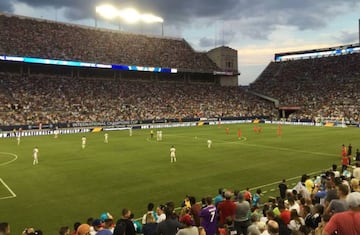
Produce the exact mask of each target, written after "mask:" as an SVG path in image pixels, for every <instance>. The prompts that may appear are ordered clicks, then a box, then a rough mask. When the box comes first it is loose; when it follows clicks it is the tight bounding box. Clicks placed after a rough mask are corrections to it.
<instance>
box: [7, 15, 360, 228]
mask: <svg viewBox="0 0 360 235" xmlns="http://www.w3.org/2000/svg"><path fill="white" fill-rule="evenodd" d="M0 27H1V31H0V38H1V39H2V40H1V41H0V91H1V93H0V102H1V105H0V129H1V133H0V137H1V138H0V143H1V144H0V145H1V150H0V151H1V152H0V169H1V171H0V172H1V175H0V182H1V184H0V205H1V211H2V213H1V215H0V222H4V221H7V222H9V223H10V224H11V229H12V233H13V234H15V233H22V232H23V231H24V228H34V230H36V231H35V232H34V231H30V232H29V231H28V230H27V232H26V233H23V234H38V233H39V230H41V231H42V232H43V233H45V234H54V233H57V232H58V230H59V228H60V227H62V226H65V227H68V228H69V229H70V230H71V231H73V224H74V223H75V222H80V223H81V224H83V223H86V222H87V219H88V218H93V219H100V217H101V216H102V215H103V213H104V212H105V213H110V214H112V216H113V224H112V225H113V226H114V225H115V224H116V221H117V219H120V218H122V216H124V215H122V210H123V208H128V209H130V210H131V211H132V212H133V213H134V220H133V221H134V223H135V222H139V221H140V224H141V218H142V216H143V215H144V213H145V214H146V213H147V211H148V210H147V205H148V203H149V202H152V203H154V204H155V208H154V210H155V209H156V207H160V205H167V207H168V208H172V209H174V210H172V211H171V212H172V213H175V214H176V215H177V216H178V217H177V218H179V221H182V220H181V218H182V216H184V214H183V213H187V212H186V210H184V208H185V209H186V207H187V199H189V198H192V200H195V198H196V203H191V205H190V206H188V208H187V209H188V211H189V213H190V215H191V216H192V220H194V222H193V224H192V225H194V226H197V227H199V224H197V222H196V216H197V217H199V210H200V209H199V208H198V207H200V206H202V205H204V202H202V203H201V202H200V200H201V199H202V198H206V197H208V196H210V197H212V198H215V197H216V196H220V195H221V194H222V193H223V194H224V195H222V196H221V197H224V198H225V196H226V195H225V194H226V193H228V195H227V196H226V197H228V196H229V195H231V200H235V201H236V200H238V198H240V197H239V196H238V195H240V194H243V192H244V191H245V189H247V188H248V189H249V191H250V192H251V194H252V195H253V196H254V197H255V195H256V196H257V197H261V202H258V204H256V203H255V204H253V202H251V206H252V208H251V212H252V214H253V215H258V217H259V219H260V218H262V217H265V218H266V215H265V216H264V214H262V208H268V209H269V208H271V209H275V208H277V207H278V205H279V204H281V203H280V201H281V199H284V198H281V197H279V195H280V194H279V183H280V182H281V181H282V180H283V179H285V182H286V184H287V187H288V189H289V190H290V194H291V195H289V198H292V199H294V198H295V199H297V200H298V203H299V204H300V203H302V204H301V206H302V207H305V206H307V207H310V206H314V207H315V206H317V205H318V204H321V203H323V201H324V200H325V198H324V196H320V194H319V192H320V191H321V190H324V191H325V189H324V188H323V187H325V185H326V186H328V185H330V186H331V187H332V188H331V190H333V191H334V190H335V191H336V189H335V184H337V185H338V184H345V183H344V182H347V185H348V186H349V188H350V187H351V188H350V190H351V191H352V192H359V179H358V178H357V177H360V175H359V173H356V172H359V171H360V168H359V165H358V163H359V160H360V159H359V157H360V155H359V153H358V151H355V150H356V149H358V148H359V144H358V143H359V138H358V136H359V135H358V127H359V120H360V119H359V113H360V112H359V111H360V102H359V99H360V97H359V94H360V93H359V92H358V91H359V90H360V77H359V76H360V67H359V62H360V44H359V43H353V44H347V45H338V46H334V47H330V48H317V49H311V48H309V50H304V51H295V52H279V53H277V54H275V55H274V60H273V61H271V62H269V64H268V66H267V67H266V68H265V69H264V70H263V71H262V73H261V74H260V76H259V77H258V78H257V79H256V80H255V81H254V82H253V83H251V84H250V85H249V86H238V84H237V81H238V76H239V75H240V71H239V69H238V58H237V55H238V52H237V51H236V50H235V49H233V48H230V47H228V46H220V47H216V48H213V49H211V50H209V51H207V52H198V51H195V50H194V49H193V48H192V47H191V46H190V44H189V43H188V42H187V41H186V39H184V38H174V37H166V36H161V37H159V36H153V35H146V34H145V35H144V34H133V33H126V32H120V31H116V30H109V29H103V28H96V27H88V26H81V25H76V24H69V23H61V22H54V21H50V20H45V19H38V18H30V17H24V16H18V15H11V14H0ZM160 133H161V136H160V135H159V134H160ZM104 134H106V137H105V138H106V139H105V140H104ZM82 138H85V139H86V140H85V142H86V143H84V140H82ZM209 140H210V142H209ZM209 143H210V144H209ZM342 145H343V146H342ZM171 146H174V147H175V148H176V157H177V160H176V162H170V148H171ZM35 148H36V149H37V150H36V160H37V158H39V159H38V160H39V162H38V164H37V163H36V164H35V162H33V156H34V153H33V151H34V149H35ZM37 154H38V155H37ZM342 155H343V156H342ZM34 158H35V157H34ZM342 158H346V159H348V160H349V161H350V162H347V164H344V162H343V159H342ZM334 164H335V165H337V166H338V168H337V169H334V168H332V169H331V167H332V166H333V165H334ZM342 165H346V168H342ZM304 175H305V176H306V177H304ZM351 178H354V179H357V181H356V180H355V181H352V180H351ZM319 179H320V180H319ZM310 181H311V182H312V185H313V186H312V187H311V186H310V189H308V188H306V187H307V186H308V185H309V184H311V183H310ZM339 181H340V183H339ZM354 182H355V183H354ZM356 182H357V183H356ZM298 185H300V186H299V187H300V189H299V188H298V192H292V191H291V189H292V188H294V187H296V186H298ZM315 185H316V186H318V187H315ZM305 186H306V187H305ZM304 188H305V189H304ZM219 189H222V190H220V191H219V193H218V190H219ZM225 189H226V190H225ZM259 189H260V190H261V193H257V191H258V190H259ZM302 190H309V192H307V193H306V192H304V191H302ZM315 190H316V191H315ZM229 193H230V194H229ZM218 194H220V195H218ZM234 194H235V195H234ZM287 196H288V195H287ZM305 199H309V200H305ZM226 200H227V199H225V200H224V201H226ZM268 200H269V201H268ZM339 200H340V199H339ZM282 201H283V200H282ZM170 202H171V203H170ZM283 203H284V202H283ZM234 205H235V203H234ZM205 206H206V205H205ZM286 206H287V207H289V205H288V204H286ZM326 206H328V205H327V204H326V203H323V204H322V207H323V211H326V210H325V209H326V208H327V207H326ZM290 207H291V206H290ZM286 210H287V211H290V210H291V208H287V209H286ZM173 211H175V212H173ZM184 211H185V212H184ZM223 213H224V212H221V209H219V218H221V216H223ZM256 213H257V214H256ZM311 213H313V214H316V213H319V212H311ZM299 214H300V212H299ZM323 215H324V217H325V218H326V216H328V215H329V214H326V213H325V212H324V213H323ZM321 216H322V214H321ZM108 217H109V216H107V218H105V219H109V218H108ZM232 217H233V218H232V219H234V220H235V222H234V223H233V224H231V223H230V224H229V226H227V225H225V224H224V223H222V224H221V222H220V221H221V219H219V224H218V225H219V227H221V228H228V227H231V226H235V225H236V224H237V223H236V222H239V221H237V220H236V219H237V218H236V216H235V214H234V215H233V216H232ZM304 217H305V216H304ZM251 218H253V217H251ZM101 219H103V218H101ZM127 219H129V218H127ZM248 219H249V220H250V218H248ZM175 220H176V219H175ZM89 221H90V220H89ZM255 222H257V221H254V223H255ZM279 223H280V222H279ZM89 224H90V225H92V222H89ZM159 224H160V223H159ZM319 224H320V221H317V223H316V224H315V225H313V224H311V226H310V225H308V224H306V225H305V222H304V227H306V226H307V227H308V229H309V232H310V231H311V230H313V231H315V230H316V229H317V228H318V225H319ZM2 226H3V225H2ZM269 226H270V225H269ZM102 227H104V225H102ZM110 227H111V226H110ZM235 227H236V226H235ZM294 230H296V229H294ZM297 230H299V229H297ZM219 231H220V230H219ZM136 232H137V233H142V232H141V231H140V230H138V231H136ZM287 232H289V233H280V234H290V232H291V231H290V229H288V231H287ZM292 232H294V231H292ZM95 233H96V231H95V232H94V231H92V234H95ZM217 233H219V232H217ZM75 234H76V233H75ZM78 234H79V233H78ZM114 234H115V233H114ZM158 234H166V233H161V232H159V233H158ZM238 234H240V233H239V232H238ZM255 234H257V233H255ZM297 234H305V233H297Z"/></svg>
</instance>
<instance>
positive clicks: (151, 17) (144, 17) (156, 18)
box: [141, 14, 164, 23]
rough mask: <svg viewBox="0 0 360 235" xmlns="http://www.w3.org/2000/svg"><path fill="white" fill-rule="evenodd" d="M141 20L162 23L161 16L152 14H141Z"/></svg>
mask: <svg viewBox="0 0 360 235" xmlns="http://www.w3.org/2000/svg"><path fill="white" fill-rule="evenodd" d="M141 20H142V21H143V22H145V23H163V22H164V20H163V18H161V17H159V16H155V15H152V14H142V15H141Z"/></svg>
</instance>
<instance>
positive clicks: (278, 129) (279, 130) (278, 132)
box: [277, 124, 282, 137]
mask: <svg viewBox="0 0 360 235" xmlns="http://www.w3.org/2000/svg"><path fill="white" fill-rule="evenodd" d="M281 129H282V126H281V124H279V125H278V128H277V136H279V137H280V136H281V134H282V130H281Z"/></svg>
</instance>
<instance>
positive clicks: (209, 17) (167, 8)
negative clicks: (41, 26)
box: [0, 0, 360, 41]
mask: <svg viewBox="0 0 360 235" xmlns="http://www.w3.org/2000/svg"><path fill="white" fill-rule="evenodd" d="M14 2H15V3H16V2H20V3H24V4H27V5H29V6H31V7H34V8H42V7H50V8H54V9H58V8H61V9H62V10H63V14H64V16H65V17H66V18H67V19H68V20H69V21H78V20H86V19H93V18H94V17H95V15H94V14H95V13H94V8H95V6H96V5H99V4H102V3H104V1H103V0H76V1H75V0H61V1H56V0H16V1H14V0H1V3H0V11H8V12H12V11H13V10H14V7H13V4H14ZM106 3H112V4H114V5H115V6H117V7H119V8H123V7H124V8H125V7H129V6H133V7H136V8H138V9H139V10H140V11H143V12H144V11H146V12H153V13H154V14H157V15H160V16H161V17H162V18H164V19H165V22H166V25H167V26H169V27H172V28H177V29H179V30H184V29H186V28H187V27H189V25H192V24H194V23H196V22H198V21H201V22H204V23H205V24H213V23H214V22H216V21H225V22H231V23H232V24H233V27H234V28H237V30H236V31H234V30H233V29H231V28H225V31H224V34H225V35H229V36H231V37H235V36H238V35H240V36H242V37H246V38H251V39H256V40H268V35H269V34H270V33H271V32H272V31H274V30H275V29H276V28H277V27H278V26H282V25H288V26H292V27H295V28H297V29H299V30H316V29H321V28H323V27H325V26H326V25H327V24H328V22H329V21H331V20H332V19H333V18H336V17H337V16H339V15H341V14H346V13H348V12H350V11H351V10H352V9H354V8H356V7H359V6H360V2H359V1H358V0H342V1H341V2H339V1H338V0H327V1H313V0H302V1H288V0H272V1H262V0H222V1H218V0H182V1H169V0H154V1H149V0H108V1H106ZM232 32H233V33H232ZM234 32H235V33H234ZM227 41H232V39H231V38H229V39H227Z"/></svg>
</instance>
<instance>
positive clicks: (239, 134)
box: [237, 128, 242, 139]
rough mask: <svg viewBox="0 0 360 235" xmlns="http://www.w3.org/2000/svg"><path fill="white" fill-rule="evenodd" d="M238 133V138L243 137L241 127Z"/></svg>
mask: <svg viewBox="0 0 360 235" xmlns="http://www.w3.org/2000/svg"><path fill="white" fill-rule="evenodd" d="M237 135H238V138H239V139H241V137H242V132H241V129H240V128H239V129H238V133H237Z"/></svg>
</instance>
